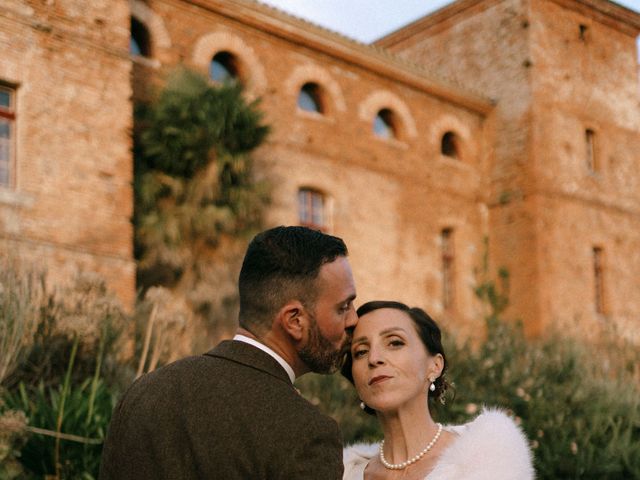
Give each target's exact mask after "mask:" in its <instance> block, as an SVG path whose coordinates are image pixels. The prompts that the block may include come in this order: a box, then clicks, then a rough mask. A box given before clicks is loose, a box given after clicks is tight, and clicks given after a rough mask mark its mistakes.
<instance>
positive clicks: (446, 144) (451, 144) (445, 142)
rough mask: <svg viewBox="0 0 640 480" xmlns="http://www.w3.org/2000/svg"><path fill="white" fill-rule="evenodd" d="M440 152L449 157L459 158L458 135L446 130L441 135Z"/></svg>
mask: <svg viewBox="0 0 640 480" xmlns="http://www.w3.org/2000/svg"><path fill="white" fill-rule="evenodd" d="M440 153H442V155H445V156H447V157H451V158H460V157H459V152H458V137H457V136H456V134H455V133H453V132H447V133H445V134H444V135H443V136H442V142H441V144H440Z"/></svg>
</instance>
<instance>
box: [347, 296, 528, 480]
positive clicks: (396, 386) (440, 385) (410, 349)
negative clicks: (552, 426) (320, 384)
mask: <svg viewBox="0 0 640 480" xmlns="http://www.w3.org/2000/svg"><path fill="white" fill-rule="evenodd" d="M358 317H359V320H358V324H357V326H356V328H355V331H354V333H353V342H352V345H351V355H350V356H349V358H348V360H347V362H346V364H345V367H344V368H343V374H344V375H345V376H346V377H347V378H348V379H349V380H350V381H351V382H352V383H353V384H354V385H355V387H356V390H357V392H358V395H359V396H360V399H361V400H362V403H361V407H362V408H363V409H364V410H365V411H367V412H369V413H375V414H376V415H377V417H378V420H379V421H380V423H381V425H382V430H383V432H384V440H383V441H381V442H380V444H376V445H364V444H360V445H353V446H351V447H348V448H346V449H345V452H344V463H345V472H344V477H343V478H344V480H363V479H364V480H378V479H412V480H413V479H415V480H484V479H486V480H489V479H491V480H507V479H509V480H510V479H513V480H529V479H533V478H534V472H533V467H532V464H531V454H530V451H529V447H528V444H527V440H526V438H525V436H524V435H523V433H522V432H521V431H520V429H519V428H518V426H517V425H516V424H515V423H514V422H513V420H511V419H510V418H509V417H508V416H507V415H506V414H505V413H503V412H501V411H499V410H485V411H484V412H483V413H481V414H480V415H479V416H478V417H477V418H476V419H475V420H473V421H472V422H470V423H467V424H465V425H460V426H444V425H441V424H439V423H436V422H435V421H434V419H433V418H432V417H431V413H430V412H429V408H428V401H429V400H431V401H433V400H436V399H438V398H440V397H441V396H442V395H443V394H444V392H445V390H446V388H447V384H446V382H445V380H444V378H443V374H444V372H445V370H446V367H447V362H446V357H445V354H444V350H443V348H442V343H441V334H440V329H439V328H438V326H437V325H436V323H435V322H434V321H433V320H432V319H431V317H429V315H427V314H426V313H425V312H424V311H423V310H421V309H419V308H409V307H408V306H406V305H404V304H402V303H399V302H389V301H376V302H369V303H365V304H364V305H362V306H361V307H360V308H359V309H358Z"/></svg>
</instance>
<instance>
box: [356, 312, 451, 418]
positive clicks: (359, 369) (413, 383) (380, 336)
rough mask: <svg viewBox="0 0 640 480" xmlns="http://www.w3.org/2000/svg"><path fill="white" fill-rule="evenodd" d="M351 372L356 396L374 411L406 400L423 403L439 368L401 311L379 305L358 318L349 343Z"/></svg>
mask: <svg viewBox="0 0 640 480" xmlns="http://www.w3.org/2000/svg"><path fill="white" fill-rule="evenodd" d="M351 355H352V358H353V366H352V370H351V372H352V375H353V380H354V383H355V386H356V390H357V391H358V395H359V396H360V399H361V400H362V401H363V402H364V403H366V404H367V405H368V406H369V407H371V408H373V409H374V410H377V411H380V412H384V411H390V410H396V409H398V408H399V407H401V406H402V405H404V404H407V403H408V402H410V401H414V400H420V401H422V402H424V404H426V400H427V389H428V387H429V385H430V384H431V381H430V379H431V378H433V379H435V378H437V377H438V376H439V375H440V372H441V371H442V362H441V360H442V356H440V355H437V356H431V355H430V354H429V353H428V352H427V349H426V347H425V346H424V344H423V343H422V340H421V339H420V336H419V335H418V332H417V331H416V328H415V326H414V323H413V320H411V317H409V315H407V314H406V313H405V312H403V311H401V310H396V309H393V308H381V309H378V310H373V311H372V312H369V313H367V314H365V315H363V316H362V317H360V319H359V320H358V324H357V326H356V328H355V331H354V333H353V343H352V345H351Z"/></svg>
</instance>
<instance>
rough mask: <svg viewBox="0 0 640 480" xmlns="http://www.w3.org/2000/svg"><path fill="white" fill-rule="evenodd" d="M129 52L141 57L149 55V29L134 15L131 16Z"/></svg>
mask: <svg viewBox="0 0 640 480" xmlns="http://www.w3.org/2000/svg"><path fill="white" fill-rule="evenodd" d="M129 53H130V54H131V55H139V56H143V57H150V56H151V37H150V36H149V30H147V27H145V26H144V24H143V23H142V22H140V21H138V20H137V19H136V18H135V17H131V37H130V40H129Z"/></svg>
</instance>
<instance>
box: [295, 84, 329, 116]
mask: <svg viewBox="0 0 640 480" xmlns="http://www.w3.org/2000/svg"><path fill="white" fill-rule="evenodd" d="M298 107H299V108H300V109H301V110H305V111H307V112H316V113H324V108H323V106H322V99H321V95H320V87H319V86H318V84H317V83H313V82H308V83H305V84H304V85H303V86H302V88H301V89H300V93H299V94H298Z"/></svg>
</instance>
